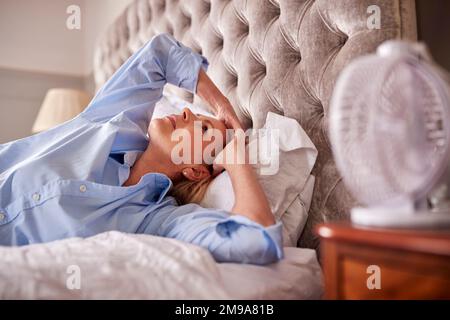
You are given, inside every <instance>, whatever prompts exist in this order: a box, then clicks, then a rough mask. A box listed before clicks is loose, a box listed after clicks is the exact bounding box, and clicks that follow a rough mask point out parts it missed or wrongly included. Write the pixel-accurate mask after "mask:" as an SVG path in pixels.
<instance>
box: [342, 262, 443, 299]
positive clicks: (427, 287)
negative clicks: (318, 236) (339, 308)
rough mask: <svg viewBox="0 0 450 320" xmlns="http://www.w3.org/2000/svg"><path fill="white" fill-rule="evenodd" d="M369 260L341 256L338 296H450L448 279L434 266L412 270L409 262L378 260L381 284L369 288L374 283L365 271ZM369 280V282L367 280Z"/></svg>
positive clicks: (378, 297)
mask: <svg viewBox="0 0 450 320" xmlns="http://www.w3.org/2000/svg"><path fill="white" fill-rule="evenodd" d="M371 265H374V264H370V262H369V261H367V262H364V261H359V260H355V259H353V258H343V259H342V261H341V266H340V269H341V272H342V282H341V288H340V290H339V291H340V294H339V296H340V297H339V298H341V299H405V298H408V299H428V298H430V297H433V298H436V299H450V293H449V289H448V288H450V281H448V279H445V277H444V275H443V274H439V273H437V274H436V273H433V272H431V271H433V270H428V271H427V270H424V271H422V272H420V270H415V269H413V270H411V268H410V267H411V266H404V265H402V264H397V265H389V264H385V263H380V262H379V261H378V264H377V265H376V266H377V267H379V271H380V273H379V276H380V281H379V284H380V287H379V289H378V288H372V289H369V286H370V283H373V281H371V280H372V279H370V277H371V276H372V275H373V274H374V273H373V271H372V272H368V271H367V268H368V267H369V266H371ZM368 281H369V284H368V283H367V282H368Z"/></svg>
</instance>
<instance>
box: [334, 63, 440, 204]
mask: <svg viewBox="0 0 450 320" xmlns="http://www.w3.org/2000/svg"><path fill="white" fill-rule="evenodd" d="M438 80H440V79H438V78H437V77H436V76H435V75H434V73H433V72H432V70H431V69H430V68H429V67H428V66H426V65H425V64H423V63H417V61H416V60H410V59H407V58H405V57H403V58H401V59H400V58H395V59H393V58H391V59H388V58H380V57H377V56H368V57H364V58H360V59H358V60H357V61H355V62H354V63H352V64H351V65H350V66H349V67H348V68H347V69H346V70H344V72H343V73H342V75H341V77H340V78H339V81H338V83H337V84H336V89H335V93H334V95H333V100H332V107H331V110H330V112H331V114H330V119H331V126H330V128H331V142H332V144H333V151H334V153H335V157H336V162H337V165H338V167H339V169H340V171H341V173H342V175H343V177H344V181H345V182H346V184H347V186H348V187H349V188H350V189H351V191H352V193H353V194H354V195H355V197H356V198H357V199H359V201H361V202H362V203H365V204H375V203H380V202H383V201H387V200H389V199H394V198H396V197H399V196H405V195H406V196H409V197H412V198H416V197H418V196H422V195H423V194H424V193H426V192H428V191H429V188H431V187H432V184H433V182H434V180H436V179H437V177H438V176H439V174H442V172H441V171H442V167H443V165H442V163H443V162H444V161H445V162H448V160H447V159H448V153H449V152H448V139H449V128H448V124H447V120H448V114H449V112H448V108H449V101H448V100H449V99H448V91H447V90H448V88H447V87H446V86H445V85H444V83H443V81H442V80H440V81H438Z"/></svg>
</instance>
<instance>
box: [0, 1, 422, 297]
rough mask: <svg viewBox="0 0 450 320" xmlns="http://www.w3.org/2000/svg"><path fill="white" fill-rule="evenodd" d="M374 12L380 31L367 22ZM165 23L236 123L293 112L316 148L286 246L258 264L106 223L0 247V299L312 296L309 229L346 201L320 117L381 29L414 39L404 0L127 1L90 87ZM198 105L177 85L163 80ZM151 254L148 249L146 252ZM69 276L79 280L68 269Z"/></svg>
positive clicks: (102, 44) (333, 216)
mask: <svg viewBox="0 0 450 320" xmlns="http://www.w3.org/2000/svg"><path fill="white" fill-rule="evenodd" d="M378 17H379V18H380V19H381V24H380V28H377V27H376V24H375V27H373V25H371V24H370V21H372V20H371V19H374V18H375V19H376V18H378ZM163 32H167V33H170V34H172V35H173V36H174V37H175V38H176V39H177V40H179V41H181V42H183V44H185V45H187V46H189V47H191V48H192V49H193V50H195V51H196V52H199V53H201V54H203V55H204V56H205V57H206V58H207V59H208V60H209V63H210V67H209V69H208V75H209V76H210V77H211V78H212V79H213V81H214V82H215V83H216V84H217V85H218V87H219V88H220V89H221V91H222V92H223V93H224V94H225V95H226V96H227V97H228V99H229V100H230V101H231V103H232V105H233V106H234V107H235V109H236V112H237V114H238V116H239V118H240V120H241V121H242V123H244V125H245V127H247V128H249V127H253V128H261V127H262V126H263V125H264V120H265V119H266V115H267V114H268V113H269V112H273V113H277V114H282V115H285V116H287V117H290V118H293V119H296V120H297V121H298V122H299V124H300V125H301V127H302V128H303V129H304V130H305V132H306V133H307V134H308V136H309V137H310V138H311V140H312V142H313V143H314V145H315V146H316V148H317V150H318V157H317V161H316V162H315V166H314V169H313V171H312V174H313V176H314V177H315V183H314V192H313V195H312V200H311V205H310V208H309V212H308V219H307V221H306V226H305V227H304V228H303V232H302V234H301V237H300V239H299V241H298V243H297V247H289V248H285V255H286V257H285V259H283V260H282V261H280V262H278V263H275V264H272V265H269V266H253V265H241V264H232V263H220V264H219V263H215V262H214V260H213V259H212V257H211V256H210V255H209V253H208V252H207V251H206V250H203V249H201V248H199V247H196V246H193V245H190V244H186V243H181V242H179V241H176V240H172V239H163V238H158V237H153V236H148V235H130V234H123V233H119V232H114V231H113V232H107V233H103V234H99V235H97V236H94V237H91V238H86V239H81V238H72V239H65V240H60V241H55V242H51V243H46V244H38V245H30V246H25V247H20V248H5V247H2V248H0V256H1V257H2V259H1V260H0V298H28V299H35V298H68V299H71V298H84V299H91V298H125V299H318V298H320V297H321V296H322V293H323V285H322V273H321V269H320V265H319V262H318V254H317V253H318V239H317V237H316V236H315V235H314V232H313V231H314V226H315V225H316V224H317V223H319V222H322V221H329V220H337V219H346V218H347V212H348V210H349V208H350V207H351V206H352V205H354V203H355V201H354V200H353V199H352V197H351V195H350V194H349V193H348V191H347V190H346V189H345V187H344V186H343V184H342V180H341V177H340V176H339V173H338V171H337V169H336V166H335V164H334V161H333V157H332V153H331V149H330V144H329V139H328V127H327V116H328V112H327V111H328V108H329V104H330V97H331V94H332V90H333V85H334V83H335V80H336V77H337V76H338V74H339V72H340V71H341V70H342V69H343V68H344V67H345V66H346V65H347V64H348V63H349V62H350V61H351V60H352V59H353V58H355V57H357V56H359V55H362V54H365V53H369V52H372V51H374V50H375V48H376V47H377V46H378V45H379V44H380V43H382V42H383V41H385V40H387V39H391V38H403V39H411V40H415V39H416V37H417V35H416V22H415V6H414V1H412V0H370V1H369V0H367V1H366V0H339V1H327V0H316V1H313V0H234V1H230V0H182V1H181V0H136V1H134V2H132V3H131V4H130V5H129V6H128V7H127V8H126V9H125V11H124V12H123V13H122V14H121V15H120V16H119V17H118V18H117V20H116V21H115V22H114V24H112V25H111V26H110V28H109V29H108V30H107V32H106V33H105V34H104V36H103V37H102V38H101V39H100V41H99V42H98V44H97V49H96V52H95V58H94V59H95V60H94V76H95V83H96V87H97V89H98V88H100V87H101V86H102V85H103V84H104V83H105V82H106V81H107V79H108V78H109V77H110V76H111V75H112V74H113V73H114V72H115V70H117V69H118V68H119V66H120V65H121V64H122V63H123V62H124V61H125V60H126V59H127V58H128V57H129V56H130V55H131V54H132V53H133V52H135V51H136V50H137V49H139V48H140V47H141V46H142V45H143V44H144V43H145V42H146V41H148V39H150V38H151V37H152V36H154V35H155V34H158V33H163ZM165 94H167V95H177V96H179V97H181V98H182V99H184V100H186V101H189V102H192V103H194V104H196V105H199V106H201V105H202V101H200V100H199V99H198V98H197V97H193V96H192V95H190V94H188V93H187V92H184V91H181V90H179V89H177V88H174V87H169V86H167V88H166V92H165ZM155 257H156V258H155ZM78 276H79V277H78Z"/></svg>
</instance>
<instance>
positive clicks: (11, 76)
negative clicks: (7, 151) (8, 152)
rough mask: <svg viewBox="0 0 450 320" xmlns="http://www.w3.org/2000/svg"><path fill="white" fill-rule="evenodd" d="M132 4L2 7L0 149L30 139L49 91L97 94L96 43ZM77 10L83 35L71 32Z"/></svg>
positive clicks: (99, 1)
mask: <svg viewBox="0 0 450 320" xmlns="http://www.w3.org/2000/svg"><path fill="white" fill-rule="evenodd" d="M131 1H132V0H35V1H29V0H1V1H0V43H1V50H0V144H1V143H5V142H7V141H11V140H15V139H19V138H22V137H25V136H28V135H29V134H30V130H31V127H32V124H33V121H34V119H35V117H36V115H37V113H38V111H39V107H40V105H41V103H42V101H43V99H44V96H45V93H46V92H47V90H48V89H50V88H53V87H69V88H76V89H85V90H87V91H91V93H92V94H93V88H94V85H93V79H92V59H93V58H92V57H93V50H94V48H95V43H96V41H97V39H98V37H100V36H101V33H102V32H103V31H104V30H105V29H106V28H107V27H108V25H110V24H111V23H112V22H113V21H114V19H115V18H116V17H117V16H118V15H119V14H120V13H121V12H122V10H123V9H124V8H125V7H126V6H127V5H128V4H129V3H130V2H131ZM72 4H75V5H78V6H80V9H81V29H80V30H69V29H68V28H67V27H66V19H67V17H68V16H69V15H68V14H67V13H66V8H67V7H68V6H69V5H72Z"/></svg>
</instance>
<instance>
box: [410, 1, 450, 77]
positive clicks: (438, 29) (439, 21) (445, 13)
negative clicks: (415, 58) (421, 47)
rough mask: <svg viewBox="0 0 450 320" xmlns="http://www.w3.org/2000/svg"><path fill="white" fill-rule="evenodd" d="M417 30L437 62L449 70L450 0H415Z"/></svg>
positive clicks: (420, 38)
mask: <svg viewBox="0 0 450 320" xmlns="http://www.w3.org/2000/svg"><path fill="white" fill-rule="evenodd" d="M416 9H417V29H418V30H417V31H418V36H419V40H422V41H424V42H425V43H426V44H427V45H428V47H429V49H430V51H431V54H432V55H433V57H434V59H435V60H436V62H437V63H439V64H440V65H441V66H442V67H444V68H446V69H447V70H448V71H450V1H448V0H416Z"/></svg>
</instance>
